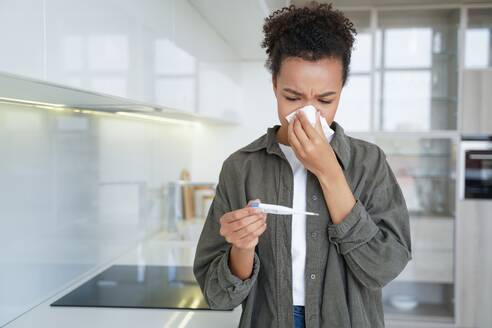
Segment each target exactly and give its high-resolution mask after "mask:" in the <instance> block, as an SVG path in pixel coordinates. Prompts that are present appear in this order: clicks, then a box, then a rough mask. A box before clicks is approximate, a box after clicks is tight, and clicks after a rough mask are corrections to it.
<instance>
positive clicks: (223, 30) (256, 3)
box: [188, 0, 492, 61]
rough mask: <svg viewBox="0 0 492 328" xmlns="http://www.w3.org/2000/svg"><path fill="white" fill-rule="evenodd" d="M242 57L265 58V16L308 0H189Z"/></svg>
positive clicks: (370, 3)
mask: <svg viewBox="0 0 492 328" xmlns="http://www.w3.org/2000/svg"><path fill="white" fill-rule="evenodd" d="M188 1H189V2H190V4H191V5H192V6H194V7H195V9H196V10H197V11H198V12H199V13H200V15H201V16H202V17H203V18H204V19H205V20H206V21H207V22H208V23H209V24H210V25H211V26H212V27H213V28H214V29H215V31H216V32H217V33H218V34H219V35H220V36H221V37H222V38H223V39H224V40H225V41H226V42H227V43H228V44H229V45H230V46H231V47H232V48H233V49H234V50H235V51H236V53H237V55H238V56H239V57H240V58H241V59H242V60H246V61H247V60H265V58H266V55H265V49H263V48H261V46H260V43H261V41H262V39H263V33H262V26H263V23H264V19H265V17H267V16H268V15H269V14H270V13H271V12H273V11H274V10H277V9H280V8H282V7H284V6H287V5H289V4H291V3H292V4H295V5H298V6H302V5H304V4H306V3H308V2H309V0H188ZM319 2H323V3H329V2H332V3H333V5H334V6H335V7H354V6H363V7H378V6H388V5H394V6H409V5H431V4H432V5H446V4H451V5H453V4H474V3H489V4H492V0H335V1H323V0H320V1H319Z"/></svg>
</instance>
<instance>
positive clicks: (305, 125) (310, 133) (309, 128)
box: [299, 111, 318, 141]
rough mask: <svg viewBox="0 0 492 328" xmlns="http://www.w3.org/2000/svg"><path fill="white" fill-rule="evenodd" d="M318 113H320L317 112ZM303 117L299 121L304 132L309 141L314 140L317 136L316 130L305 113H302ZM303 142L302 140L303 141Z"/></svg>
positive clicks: (300, 116)
mask: <svg viewBox="0 0 492 328" xmlns="http://www.w3.org/2000/svg"><path fill="white" fill-rule="evenodd" d="M316 112H318V111H316ZM300 113H301V115H299V121H300V122H301V125H302V129H303V130H304V131H303V132H304V133H305V135H306V138H308V139H314V138H316V136H317V132H316V129H315V128H314V127H313V125H312V124H311V122H309V119H308V118H307V116H306V114H305V113H304V112H303V111H300ZM301 141H302V140H301Z"/></svg>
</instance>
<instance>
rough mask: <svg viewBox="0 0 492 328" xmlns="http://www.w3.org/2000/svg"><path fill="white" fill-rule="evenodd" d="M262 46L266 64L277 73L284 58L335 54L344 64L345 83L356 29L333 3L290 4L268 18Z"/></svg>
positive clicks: (319, 57)
mask: <svg viewBox="0 0 492 328" xmlns="http://www.w3.org/2000/svg"><path fill="white" fill-rule="evenodd" d="M263 33H264V34H265V38H264V40H263V41H262V42H261V47H262V48H266V53H267V55H268V58H267V61H266V63H265V67H266V68H267V69H268V70H269V71H270V73H272V75H273V76H274V77H276V76H277V75H278V73H279V71H280V65H281V63H282V60H284V59H285V58H287V57H291V56H293V57H300V58H302V59H305V60H310V61H317V60H319V59H323V58H336V59H339V60H340V61H341V62H342V64H343V81H342V86H345V83H346V81H347V76H348V73H349V66H350V57H351V54H352V46H353V43H354V40H355V37H354V36H355V35H356V34H357V31H356V30H355V28H354V25H353V23H352V22H351V21H350V20H349V19H348V18H347V17H345V15H344V14H343V13H342V12H341V11H339V10H336V9H333V8H332V4H331V3H330V4H326V3H325V4H319V3H318V2H316V1H311V2H310V3H308V4H307V5H306V6H304V7H296V6H295V5H290V6H288V7H284V8H282V9H279V10H277V11H274V12H273V13H272V14H271V15H270V16H268V17H267V18H265V23H264V25H263Z"/></svg>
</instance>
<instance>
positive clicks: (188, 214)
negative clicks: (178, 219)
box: [179, 169, 195, 220]
mask: <svg viewBox="0 0 492 328" xmlns="http://www.w3.org/2000/svg"><path fill="white" fill-rule="evenodd" d="M179 178H180V180H181V181H183V182H185V183H184V184H183V185H182V186H181V188H182V193H183V218H184V219H185V220H191V219H193V218H194V217H195V208H194V204H193V186H192V185H191V184H187V183H186V182H190V172H189V171H188V170H186V169H183V170H182V171H181V174H180V176H179Z"/></svg>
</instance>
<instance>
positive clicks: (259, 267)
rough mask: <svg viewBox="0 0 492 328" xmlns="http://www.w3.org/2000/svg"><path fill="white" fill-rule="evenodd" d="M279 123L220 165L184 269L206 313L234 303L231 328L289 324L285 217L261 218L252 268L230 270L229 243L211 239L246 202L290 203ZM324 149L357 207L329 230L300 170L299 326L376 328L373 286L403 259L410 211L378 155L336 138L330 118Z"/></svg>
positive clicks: (378, 304)
mask: <svg viewBox="0 0 492 328" xmlns="http://www.w3.org/2000/svg"><path fill="white" fill-rule="evenodd" d="M279 127H280V125H275V126H272V127H269V128H268V129H267V132H266V133H265V134H264V135H262V136H261V137H259V138H258V139H256V140H255V141H253V142H252V143H250V144H249V145H247V146H245V147H243V148H241V149H239V150H237V151H235V152H234V153H232V154H231V155H229V157H228V158H227V159H226V160H225V161H224V163H223V165H222V168H221V171H220V174H219V181H218V184H217V188H216V194H215V197H214V199H213V202H212V204H211V207H210V209H209V211H208V215H207V218H206V221H205V224H204V227H203V230H202V232H201V235H200V238H199V241H198V246H197V249H196V256H195V259H194V266H193V271H194V274H195V277H196V279H197V281H198V283H199V285H200V288H201V290H202V292H203V295H204V297H205V299H206V301H207V303H208V304H209V306H210V307H211V308H213V309H233V308H235V307H236V306H238V305H239V304H241V305H242V310H243V311H242V314H241V319H240V323H239V327H269V328H270V327H279V328H285V327H293V325H294V322H293V303H292V270H296V268H293V267H292V259H291V235H292V233H295V231H294V232H293V231H292V229H291V223H292V215H276V214H268V216H267V229H266V231H265V232H264V233H263V234H262V235H261V236H260V237H259V242H258V245H257V246H256V248H255V256H254V264H253V272H252V275H251V276H250V278H248V279H245V280H241V279H240V278H238V277H236V276H235V275H233V274H232V273H231V271H230V268H229V264H228V260H229V252H230V249H231V244H229V243H228V242H227V241H226V240H225V239H224V237H222V236H221V235H220V233H219V229H220V221H219V219H220V217H221V216H222V215H223V214H224V213H226V212H230V211H233V210H237V209H240V208H243V207H245V206H246V205H247V203H248V201H249V200H251V199H255V198H259V199H260V200H261V201H262V202H264V203H271V204H278V205H284V206H289V207H292V199H293V190H294V189H293V183H294V179H293V174H292V169H291V166H290V164H289V162H288V161H287V159H286V158H285V155H284V154H283V152H282V151H281V149H280V147H279V144H278V141H277V138H276V132H277V130H278V128H279ZM331 128H332V129H333V130H334V131H335V134H334V137H333V139H332V141H331V143H330V144H331V146H332V147H333V150H334V151H335V154H336V157H337V160H338V162H339V164H340V166H341V167H342V170H343V172H344V175H345V178H346V179H347V182H348V184H349V186H350V188H351V190H352V192H353V194H354V197H355V199H356V203H355V205H354V206H353V208H352V209H351V211H350V212H349V214H348V215H347V216H346V217H345V218H344V220H343V221H342V222H340V223H339V224H333V223H332V221H331V218H330V213H329V211H328V207H327V205H326V202H325V199H324V196H323V191H322V189H321V186H320V183H319V181H318V179H317V177H316V176H315V175H314V174H313V173H312V172H310V171H309V170H307V185H306V211H310V212H317V213H319V214H320V215H319V216H308V217H307V219H306V221H307V222H306V263H305V320H306V327H329V328H335V327H354V328H369V327H371V328H378V327H384V315H383V304H382V292H381V289H382V287H383V286H385V285H386V284H387V283H388V282H390V281H391V280H393V279H394V278H395V277H396V276H397V275H398V274H399V273H400V272H401V271H402V270H403V269H404V268H405V266H406V264H407V262H408V261H409V260H410V259H411V258H412V255H411V242H410V227H409V214H408V210H407V206H406V203H405V199H404V198H403V194H402V191H401V189H400V186H399V185H398V183H397V180H396V178H395V176H394V174H393V172H392V170H391V169H390V166H389V165H388V162H387V160H386V154H385V153H384V152H383V150H382V149H381V148H380V147H379V146H377V145H375V144H373V143H370V142H367V141H364V140H361V139H357V138H353V137H350V136H348V135H346V134H345V133H344V130H343V128H342V126H341V125H340V124H338V123H337V122H336V121H333V123H332V124H331Z"/></svg>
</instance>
